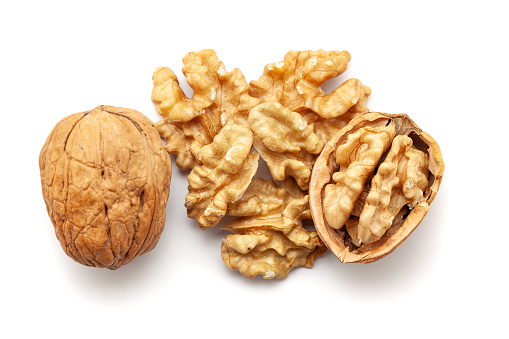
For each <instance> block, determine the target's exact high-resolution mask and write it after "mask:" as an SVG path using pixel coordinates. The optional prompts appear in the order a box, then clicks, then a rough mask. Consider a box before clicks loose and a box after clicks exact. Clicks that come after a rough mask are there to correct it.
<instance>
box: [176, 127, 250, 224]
mask: <svg viewBox="0 0 509 339" xmlns="http://www.w3.org/2000/svg"><path fill="white" fill-rule="evenodd" d="M252 145H253V133H252V132H251V131H250V130H249V128H247V127H245V126H241V125H237V124H234V123H229V124H227V125H226V126H224V127H223V128H222V129H221V131H220V132H219V133H218V134H217V135H216V136H215V137H214V140H213V142H212V143H210V144H209V145H206V146H204V147H202V148H201V149H200V151H199V152H198V154H197V158H198V160H199V161H200V162H201V163H202V165H200V166H196V167H194V168H193V170H192V171H191V173H189V175H188V176H187V180H188V182H189V193H188V194H187V196H186V204H185V206H186V208H187V215H188V216H189V217H190V218H193V219H196V220H197V221H198V225H199V226H200V228H209V227H213V226H216V225H217V224H218V223H219V221H220V220H221V218H222V217H223V216H224V215H225V214H226V209H227V205H228V203H230V202H235V201H236V200H237V199H239V198H240V197H241V196H242V193H244V191H245V190H246V189H247V187H248V186H249V183H250V182H251V179H252V178H253V176H254V174H255V173H256V170H257V168H258V158H259V155H258V153H256V152H252V153H250V150H251V147H252Z"/></svg>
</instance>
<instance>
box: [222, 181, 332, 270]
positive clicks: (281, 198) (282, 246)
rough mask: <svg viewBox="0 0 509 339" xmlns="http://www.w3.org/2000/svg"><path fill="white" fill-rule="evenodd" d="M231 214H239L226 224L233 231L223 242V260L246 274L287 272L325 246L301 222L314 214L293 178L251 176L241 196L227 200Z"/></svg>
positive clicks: (306, 264) (308, 261)
mask: <svg viewBox="0 0 509 339" xmlns="http://www.w3.org/2000/svg"><path fill="white" fill-rule="evenodd" d="M228 214H229V215H233V216H237V218H235V219H234V220H233V221H232V222H230V223H229V224H228V225H226V226H225V227H223V228H224V229H226V230H228V231H230V232H233V233H235V234H231V235H228V236H227V237H226V238H225V239H224V241H223V243H222V245H221V254H222V257H223V261H224V263H225V264H226V266H228V267H229V268H230V269H235V270H239V271H240V273H241V274H242V275H244V276H246V277H248V278H252V277H254V276H256V275H258V274H260V275H261V276H262V277H263V278H264V279H272V278H278V279H281V278H284V277H286V276H287V275H288V273H289V271H290V270H291V269H292V268H294V267H298V266H304V267H311V266H312V265H313V263H314V261H315V259H316V258H317V257H319V256H321V255H323V254H324V253H325V252H326V251H327V248H326V247H325V246H324V245H323V243H322V242H321V241H320V238H319V237H318V234H317V233H316V232H312V231H308V230H306V229H305V228H304V227H303V220H304V219H310V218H311V214H310V210H309V197H308V195H307V194H306V193H305V192H303V191H302V190H301V189H300V188H299V187H298V186H297V184H296V183H295V181H294V180H293V179H287V180H285V181H283V183H282V185H281V186H280V185H277V184H275V183H274V182H273V181H272V180H264V179H261V178H253V181H252V182H251V185H250V186H249V187H248V189H247V190H246V192H245V193H244V195H243V196H242V198H241V199H239V200H238V201H237V202H235V203H231V204H229V205H228Z"/></svg>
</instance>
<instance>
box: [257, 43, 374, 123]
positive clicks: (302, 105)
mask: <svg viewBox="0 0 509 339" xmlns="http://www.w3.org/2000/svg"><path fill="white" fill-rule="evenodd" d="M350 59H351V56H350V53H348V52H347V51H343V52H338V51H330V52H325V51H323V50H319V51H289V52H288V53H287V54H286V55H285V57H284V60H283V61H279V62H277V63H271V64H268V65H267V66H265V69H264V72H263V75H262V76H261V77H260V78H259V79H258V80H257V81H251V83H250V84H249V86H250V87H249V94H250V95H251V96H253V97H255V98H258V99H260V101H261V102H271V101H272V102H279V103H280V104H281V105H283V106H284V107H286V108H288V109H290V110H292V111H299V112H300V111H302V110H304V109H306V108H308V109H311V110H313V111H314V112H315V113H317V114H318V115H320V116H321V117H322V118H325V119H330V118H335V117H338V116H340V115H342V114H344V113H346V112H347V111H348V110H349V109H351V108H352V107H355V108H354V109H355V110H363V108H361V106H363V105H364V103H365V102H366V100H367V97H368V96H369V94H371V90H370V89H369V87H366V86H364V85H363V84H362V83H361V82H360V81H359V80H357V79H349V80H347V81H345V82H344V83H343V84H342V85H341V86H339V87H338V88H336V89H335V90H333V91H332V92H331V93H329V94H326V93H325V92H324V91H323V90H322V89H321V85H322V84H323V83H324V82H325V81H327V80H329V79H332V78H334V77H336V76H338V75H340V74H341V73H343V72H344V71H345V70H346V68H347V65H348V62H349V61H350Z"/></svg>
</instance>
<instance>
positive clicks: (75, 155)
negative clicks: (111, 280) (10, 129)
mask: <svg viewBox="0 0 509 339" xmlns="http://www.w3.org/2000/svg"><path fill="white" fill-rule="evenodd" d="M39 167H40V171H41V184H42V192H43V197H44V201H45V203H46V207H47V211H48V214H49V216H50V219H51V221H52V223H53V226H54V228H55V233H56V236H57V239H58V240H59V242H60V245H61V246H62V249H63V250H64V251H65V253H66V254H67V255H68V256H69V257H71V258H72V259H73V260H75V261H77V262H79V263H81V264H83V265H86V266H93V267H106V268H109V269H112V270H115V269H118V268H119V267H121V266H123V265H125V264H127V263H129V262H130V261H132V260H133V259H134V258H136V257H138V256H140V255H142V254H144V253H146V252H148V251H150V250H152V249H153V248H154V247H155V246H156V244H157V242H158V240H159V238H160V236H161V232H162V231H163V228H164V223H165V218H166V203H167V200H168V195H169V188H170V181H171V160H170V157H169V155H168V153H167V152H166V150H165V149H164V146H163V143H162V141H161V139H160V137H159V134H158V132H157V130H156V128H155V127H154V125H153V124H152V122H151V121H150V120H149V119H148V118H146V117H145V116H144V115H142V114H141V113H139V112H137V111H134V110H131V109H127V108H119V107H112V106H99V107H97V108H95V109H93V110H90V111H87V112H82V113H76V114H73V115H70V116H68V117H66V118H64V119H62V120H61V121H60V122H58V123H57V125H56V126H55V127H54V129H53V131H52V132H51V134H50V135H49V137H48V138H47V140H46V143H45V144H44V146H43V148H42V150H41V153H40V156H39Z"/></svg>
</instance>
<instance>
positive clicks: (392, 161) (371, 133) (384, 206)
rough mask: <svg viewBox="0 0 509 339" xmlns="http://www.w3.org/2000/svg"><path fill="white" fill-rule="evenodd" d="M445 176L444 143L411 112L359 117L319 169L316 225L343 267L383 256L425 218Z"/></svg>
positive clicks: (313, 198) (313, 199)
mask: <svg viewBox="0 0 509 339" xmlns="http://www.w3.org/2000/svg"><path fill="white" fill-rule="evenodd" d="M443 172H444V162H443V159H442V155H441V152H440V148H439V146H438V144H437V143H436V141H435V140H434V139H433V138H432V137H431V136H429V135H428V134H427V133H425V132H423V131H422V130H421V129H420V128H419V127H418V126H417V125H416V124H415V123H414V122H413V121H412V120H411V119H410V118H409V117H408V116H407V115H404V114H399V115H391V114H385V113H366V114H364V115H362V116H359V117H357V118H354V119H353V120H352V121H350V123H349V124H348V125H347V126H345V127H344V128H343V129H342V130H341V131H340V132H338V133H337V134H336V135H335V136H334V137H333V138H332V139H331V140H330V141H329V142H328V143H327V144H326V145H325V146H324V149H323V151H322V153H321V154H320V157H319V158H318V159H317V161H316V163H315V165H314V168H313V173H312V178H311V184H310V188H309V191H310V204H311V211H312V214H313V220H314V222H315V227H316V229H317V231H318V233H319V234H320V237H321V239H322V240H323V241H324V242H325V244H326V245H327V247H328V248H329V249H331V251H332V252H333V253H334V254H335V255H336V256H337V257H338V258H339V259H340V260H341V261H342V262H364V263H367V262H372V261H376V260H378V259H381V258H383V257H384V256H386V255H387V254H389V253H391V252H392V251H393V250H394V249H395V248H396V247H397V246H399V245H400V244H401V243H402V242H403V241H404V240H405V239H406V238H407V237H408V236H409V235H410V233H412V231H413V230H414V229H415V228H416V227H417V226H418V225H419V223H420V222H421V220H422V219H423V218H424V216H425V215H426V213H427V211H428V209H429V205H430V204H431V202H432V201H433V200H434V199H435V196H436V194H437V192H438V188H439V186H440V182H441V180H442V175H443Z"/></svg>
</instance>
